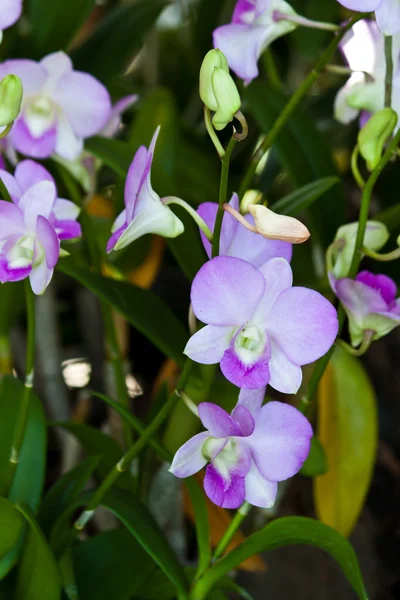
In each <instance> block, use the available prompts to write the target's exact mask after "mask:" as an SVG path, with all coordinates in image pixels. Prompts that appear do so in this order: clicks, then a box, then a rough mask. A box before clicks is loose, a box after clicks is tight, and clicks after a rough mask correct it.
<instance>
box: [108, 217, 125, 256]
mask: <svg viewBox="0 0 400 600" xmlns="http://www.w3.org/2000/svg"><path fill="white" fill-rule="evenodd" d="M127 227H128V226H127V225H126V223H124V225H121V227H119V228H118V229H116V230H115V231H114V232H113V233H112V235H111V237H110V239H109V240H108V242H107V252H111V251H112V250H114V248H115V246H116V245H117V243H118V241H119V240H120V238H121V236H122V234H123V233H124V231H126V229H127Z"/></svg>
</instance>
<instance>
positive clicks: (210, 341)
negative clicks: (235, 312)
mask: <svg viewBox="0 0 400 600" xmlns="http://www.w3.org/2000/svg"><path fill="white" fill-rule="evenodd" d="M232 335H233V331H232V327H230V326H229V325H225V326H222V327H219V326H218V325H206V326H205V327H203V328H202V329H200V330H199V331H197V332H196V333H195V334H194V335H192V337H191V338H190V339H189V341H188V343H187V344H186V347H185V349H184V351H183V352H184V354H186V356H189V357H190V358H191V359H192V360H194V361H196V362H198V363H201V364H203V365H213V364H215V363H219V362H220V360H221V358H222V357H223V355H224V352H225V350H226V349H227V348H229V343H230V341H231V338H232Z"/></svg>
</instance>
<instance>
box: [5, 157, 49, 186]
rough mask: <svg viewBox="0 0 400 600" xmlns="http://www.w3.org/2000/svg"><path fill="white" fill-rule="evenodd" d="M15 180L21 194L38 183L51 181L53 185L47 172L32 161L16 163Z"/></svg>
mask: <svg viewBox="0 0 400 600" xmlns="http://www.w3.org/2000/svg"><path fill="white" fill-rule="evenodd" d="M15 179H16V181H17V183H18V185H19V187H20V189H21V192H22V194H23V193H24V192H26V190H28V189H29V188H30V187H32V186H33V185H35V183H39V182H40V181H51V182H52V183H53V184H54V185H55V182H54V179H53V177H52V176H51V175H50V173H49V172H48V170H47V169H45V168H44V167H43V166H42V165H40V164H39V163H37V162H35V161H33V160H23V161H22V162H20V163H18V165H17V167H16V169H15Z"/></svg>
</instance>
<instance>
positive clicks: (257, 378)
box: [220, 348, 270, 390]
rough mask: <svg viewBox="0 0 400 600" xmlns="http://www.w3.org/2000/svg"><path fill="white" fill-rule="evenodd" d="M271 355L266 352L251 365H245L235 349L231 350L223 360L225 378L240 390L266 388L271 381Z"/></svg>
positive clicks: (222, 369)
mask: <svg viewBox="0 0 400 600" xmlns="http://www.w3.org/2000/svg"><path fill="white" fill-rule="evenodd" d="M269 359H270V353H269V348H268V351H267V352H265V353H264V354H263V355H262V356H261V357H259V358H258V359H256V360H255V361H254V363H252V364H250V365H246V364H244V363H243V362H242V361H241V360H240V358H239V357H238V355H237V354H236V352H235V350H234V349H233V348H229V349H228V350H227V351H226V352H225V354H224V356H223V357H222V360H221V365H220V366H221V371H222V373H223V374H224V375H225V377H226V378H227V379H228V381H230V382H231V383H233V384H234V385H237V386H238V387H240V388H245V389H251V390H256V389H259V388H261V387H264V386H266V385H267V384H268V383H269V380H270V373H269Z"/></svg>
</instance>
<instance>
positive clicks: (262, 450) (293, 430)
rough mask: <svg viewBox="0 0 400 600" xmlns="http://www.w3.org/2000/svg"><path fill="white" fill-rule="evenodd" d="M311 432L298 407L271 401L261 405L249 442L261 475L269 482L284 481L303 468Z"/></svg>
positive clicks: (247, 439)
mask: <svg viewBox="0 0 400 600" xmlns="http://www.w3.org/2000/svg"><path fill="white" fill-rule="evenodd" d="M312 435H313V432H312V427H311V425H310V423H309V422H308V420H307V419H306V418H305V416H304V415H302V414H301V412H299V411H298V410H297V409H296V408H294V407H293V406H290V405H289V404H283V403H282V402H268V404H265V406H263V407H262V408H261V410H260V412H259V414H258V416H257V419H256V427H255V430H254V433H253V434H252V435H251V436H250V437H248V438H246V444H247V445H248V446H249V448H250V449H251V454H252V456H253V458H254V460H255V463H256V465H257V468H258V469H259V471H260V472H261V474H262V475H263V476H264V477H265V478H266V479H268V480H269V481H283V480H285V479H288V478H289V477H292V476H293V475H295V474H296V473H297V472H298V471H299V470H300V469H301V467H302V465H303V463H304V461H305V460H306V458H307V456H308V454H309V451H310V443H311V438H312Z"/></svg>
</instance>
